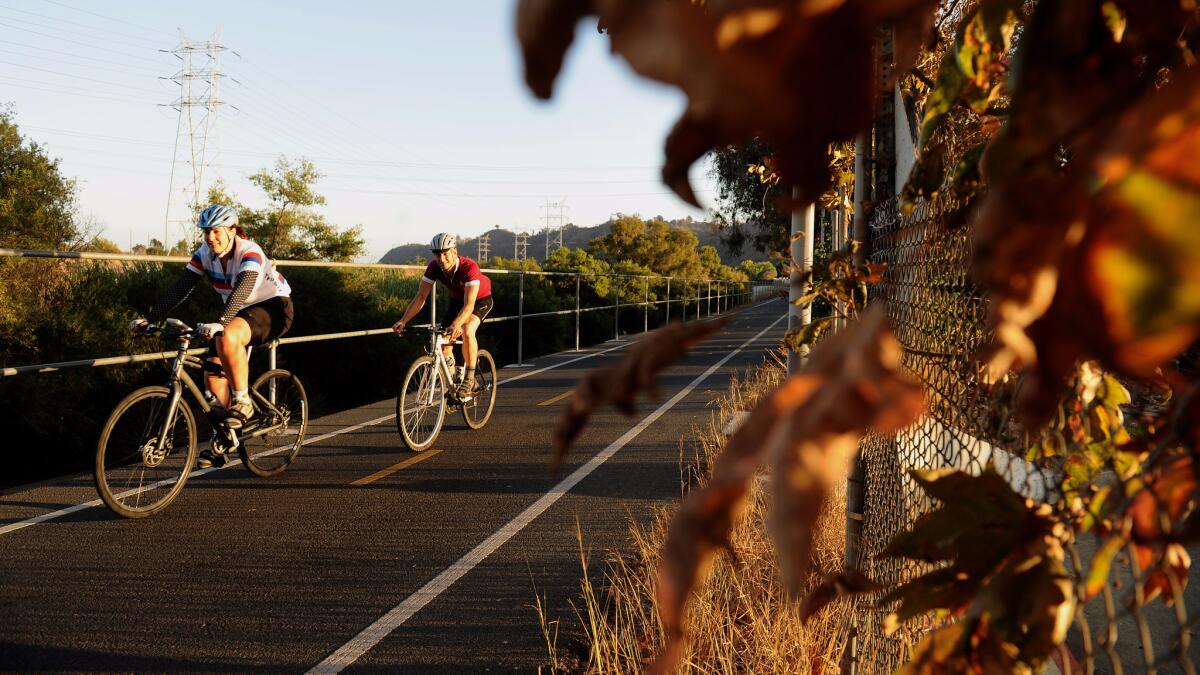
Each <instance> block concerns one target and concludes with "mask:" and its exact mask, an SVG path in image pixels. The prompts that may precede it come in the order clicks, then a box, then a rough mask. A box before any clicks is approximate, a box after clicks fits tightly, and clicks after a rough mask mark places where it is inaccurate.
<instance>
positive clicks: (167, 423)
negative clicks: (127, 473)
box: [142, 343, 187, 466]
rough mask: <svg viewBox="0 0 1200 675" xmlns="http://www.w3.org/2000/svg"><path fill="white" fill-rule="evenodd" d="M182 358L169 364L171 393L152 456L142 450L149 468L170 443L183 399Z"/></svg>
mask: <svg viewBox="0 0 1200 675" xmlns="http://www.w3.org/2000/svg"><path fill="white" fill-rule="evenodd" d="M186 349H187V344H186V343H185V344H184V350H186ZM183 357H184V354H183V352H180V354H179V356H177V357H175V363H173V364H171V379H170V381H169V383H168V386H169V387H170V388H171V393H170V395H169V396H167V415H166V418H165V419H164V421H163V427H162V431H160V432H159V435H158V439H157V441H158V442H157V444H156V447H155V449H154V456H152V457H150V456H146V454H145V451H144V450H143V455H142V462H143V463H145V464H147V465H150V466H156V465H157V464H158V463H159V462H161V461H162V460H163V458H165V457H166V455H167V451H168V447H167V444H168V443H170V442H171V429H173V428H174V427H175V411H176V408H177V407H178V406H179V401H180V399H181V398H182V397H183V384H182V383H181V382H180V380H179V371H180V369H182V368H183Z"/></svg>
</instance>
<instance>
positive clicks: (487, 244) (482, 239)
mask: <svg viewBox="0 0 1200 675" xmlns="http://www.w3.org/2000/svg"><path fill="white" fill-rule="evenodd" d="M491 237H492V233H491V232H488V233H486V234H481V235H479V238H478V239H476V240H475V245H476V247H477V251H476V253H475V255H476V257H478V258H479V260H478V262H479V264H480V265H482V264H483V263H485V262H487V259H488V254H489V253H491Z"/></svg>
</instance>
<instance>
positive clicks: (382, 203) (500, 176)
mask: <svg viewBox="0 0 1200 675" xmlns="http://www.w3.org/2000/svg"><path fill="white" fill-rule="evenodd" d="M513 4H514V3H513V2H511V1H508V0H506V1H504V2H492V1H487V0H477V1H475V2H450V3H428V2H420V3H416V2H396V3H383V2H353V3H327V2H316V1H314V0H305V1H303V2H286V3H285V2H275V1H268V0H242V1H239V2H230V1H226V0H213V1H210V2H202V3H198V2H187V3H181V2H161V1H150V0H120V1H115V0H114V1H111V2H104V3H98V2H86V1H85V0H69V1H67V2H59V1H57V0H0V103H3V104H6V105H11V106H12V108H13V110H14V112H15V118H16V122H17V124H18V125H19V127H20V130H21V132H22V134H23V135H24V136H25V137H26V138H28V139H32V140H35V141H37V142H38V143H40V144H42V145H43V146H44V147H45V148H46V150H47V152H48V153H49V154H50V155H51V156H53V157H57V158H60V159H61V169H62V171H63V172H64V173H65V174H66V175H68V176H71V177H74V178H76V179H77V180H78V183H79V187H80V191H79V212H80V215H81V216H83V217H85V218H86V217H91V218H92V219H94V221H95V222H97V223H99V224H100V225H102V226H103V228H104V232H103V236H105V237H106V238H108V239H111V240H113V241H114V242H116V243H117V244H118V245H120V246H121V247H123V248H124V247H127V246H129V245H130V243H131V242H132V243H145V242H146V241H147V240H148V239H149V238H150V237H155V238H159V239H161V238H162V237H163V236H164V226H165V221H166V220H167V198H168V194H169V192H170V185H171V168H172V157H173V154H174V152H175V147H176V143H175V142H176V134H177V128H178V122H179V115H180V114H179V112H178V111H177V109H176V108H174V107H172V106H171V104H172V103H174V102H176V101H177V100H178V99H179V96H180V86H179V84H177V83H176V82H175V81H172V80H171V79H168V78H171V77H172V76H174V75H177V74H178V73H179V72H180V65H181V62H180V59H179V58H178V57H177V56H176V55H174V54H172V53H170V51H171V50H172V49H174V48H176V47H177V46H178V45H179V43H180V35H181V32H182V34H183V35H186V37H187V38H188V39H190V40H192V41H196V42H205V41H208V40H210V39H212V38H213V37H214V36H216V37H217V39H218V40H219V42H220V44H221V45H223V46H225V47H226V48H227V49H226V50H225V51H223V52H221V55H220V70H221V72H222V73H223V74H224V77H223V78H220V80H219V90H218V91H219V94H218V98H219V100H220V101H222V102H223V105H220V106H219V107H218V114H217V124H216V126H215V127H214V128H213V129H212V130H211V131H210V132H209V150H208V156H209V157H219V165H217V166H214V167H213V169H212V170H210V171H209V172H208V174H207V175H206V176H205V180H204V182H205V183H206V184H207V183H208V182H210V179H211V178H214V177H216V175H219V176H220V177H221V178H223V179H224V181H225V183H226V184H227V186H228V187H229V189H230V190H231V191H232V192H233V193H234V194H235V195H236V197H237V198H238V199H239V200H240V201H242V202H244V203H246V204H248V205H249V206H252V207H259V206H262V205H263V200H262V197H261V194H260V193H259V192H258V190H257V188H255V187H254V186H253V185H252V184H250V183H249V182H248V181H247V180H246V178H247V176H249V175H250V174H252V173H254V172H255V171H257V170H259V169H261V168H263V167H266V166H269V165H270V164H272V163H273V162H274V161H275V159H276V158H277V157H278V156H280V155H286V156H288V157H289V158H293V159H294V158H299V157H305V158H308V159H310V160H312V162H313V163H314V164H316V166H317V168H318V169H319V170H320V171H321V172H322V173H323V174H324V178H323V179H322V180H321V182H320V183H319V184H318V191H319V192H320V193H322V194H323V195H325V197H326V199H327V204H326V205H325V206H324V207H323V208H322V210H321V212H322V213H323V214H324V215H325V216H326V218H327V219H329V221H331V222H333V223H336V224H338V225H340V226H350V225H356V224H361V225H362V226H363V234H364V237H365V239H366V243H367V255H366V256H365V259H372V260H374V259H378V258H379V257H380V256H381V255H382V254H383V253H385V252H386V251H387V250H388V249H390V248H392V247H393V246H396V245H399V244H403V243H409V242H420V241H423V240H426V239H428V238H429V237H430V236H432V235H433V233H435V232H437V231H440V230H447V231H450V232H454V233H456V234H460V235H465V236H474V235H477V234H479V233H482V232H484V231H485V230H487V229H490V228H491V227H493V226H496V225H499V226H501V227H505V228H509V229H525V230H530V231H533V230H536V229H539V228H541V227H542V226H543V225H544V222H543V220H542V216H543V214H544V209H543V208H542V207H543V205H544V204H545V203H546V202H547V201H548V200H549V201H562V200H565V203H566V218H565V220H566V222H572V223H575V224H577V225H581V226H586V225H594V224H597V223H601V222H604V221H605V220H607V219H608V217H609V215H610V214H611V213H614V212H622V213H640V214H641V215H643V216H647V217H649V216H655V215H662V216H664V217H666V218H668V219H670V218H680V217H683V216H693V217H696V218H702V217H704V212H702V211H698V210H696V209H692V208H691V207H689V206H688V205H686V204H684V203H683V202H682V201H680V200H679V199H678V198H677V197H675V196H674V195H672V194H670V193H669V192H668V191H667V190H666V189H665V188H664V187H663V186H662V184H661V183H660V182H659V180H658V175H659V168H660V163H661V158H662V143H663V139H664V138H665V137H666V134H667V133H668V131H669V130H670V127H671V124H672V123H673V121H674V120H675V118H676V117H677V116H678V115H679V113H680V111H681V110H682V107H683V97H682V95H680V94H679V93H678V92H675V91H673V90H671V89H668V88H666V87H663V86H659V85H656V84H653V83H649V82H646V81H644V80H641V79H639V78H637V77H635V76H634V75H633V74H632V73H631V71H630V70H629V68H628V67H627V66H626V65H625V64H624V63H623V62H622V61H620V60H618V59H616V58H615V57H613V56H612V55H611V54H609V53H608V51H607V43H606V38H605V37H604V36H602V35H600V34H598V33H597V32H596V30H595V25H594V23H591V24H588V23H584V24H581V25H580V26H579V30H578V36H577V37H578V41H577V43H576V44H575V46H574V47H573V48H572V51H571V53H570V55H569V57H568V61H567V64H566V68H565V72H564V74H563V76H562V77H560V79H559V83H558V90H557V92H556V95H555V97H554V99H553V100H552V101H551V102H549V103H545V102H539V101H537V100H535V99H534V98H533V97H532V96H531V95H530V94H529V93H528V91H527V89H526V88H525V86H524V83H523V80H522V76H521V63H520V58H519V52H518V48H517V44H516V40H515V37H514V29H513V12H514V7H513ZM196 63H197V64H200V63H201V61H199V60H197V62H196ZM216 151H219V154H216ZM180 159H181V160H182V158H180ZM175 166H176V171H177V175H176V181H177V183H178V182H180V173H181V172H183V171H184V170H185V169H186V165H185V164H183V163H182V161H180V162H177V163H176V164H175ZM703 173H704V167H703V166H700V165H698V166H697V167H695V168H694V169H693V180H694V181H695V184H696V187H697V191H698V193H699V195H700V197H701V199H702V200H703V199H705V198H706V197H708V196H709V195H710V194H711V193H710V192H709V191H708V184H707V181H706V179H705V177H704V175H703ZM176 202H177V203H178V199H177V200H176ZM178 236H179V227H178V226H172V230H171V234H170V237H171V239H176V238H178Z"/></svg>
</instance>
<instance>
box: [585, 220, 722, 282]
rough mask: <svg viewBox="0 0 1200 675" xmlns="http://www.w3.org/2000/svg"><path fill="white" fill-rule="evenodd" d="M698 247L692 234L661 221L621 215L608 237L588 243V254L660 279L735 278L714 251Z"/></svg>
mask: <svg viewBox="0 0 1200 675" xmlns="http://www.w3.org/2000/svg"><path fill="white" fill-rule="evenodd" d="M699 244H700V240H699V239H697V238H696V235H695V234H694V233H693V232H691V231H690V230H685V229H680V228H673V227H671V226H670V224H669V223H667V221H665V220H663V219H662V218H654V219H652V220H649V221H645V220H642V219H641V218H640V217H639V216H636V215H632V216H630V215H622V216H619V217H618V218H617V219H616V220H614V221H612V223H611V224H610V231H609V233H608V234H606V235H604V236H603V237H597V238H595V239H593V240H592V241H591V242H589V243H588V251H589V252H590V253H592V254H593V255H595V257H596V258H598V259H600V260H603V261H605V262H607V263H609V264H610V265H612V266H614V267H615V266H617V265H618V264H620V263H632V264H634V265H637V266H639V267H640V268H643V269H646V270H648V271H649V273H651V274H656V275H661V276H669V277H682V278H688V279H699V278H713V279H731V280H732V279H736V278H738V277H737V275H736V272H735V271H734V270H733V269H731V268H729V267H726V266H725V265H723V264H722V263H721V258H720V255H718V253H717V250H716V249H715V248H713V247H712V246H705V247H700V246H699Z"/></svg>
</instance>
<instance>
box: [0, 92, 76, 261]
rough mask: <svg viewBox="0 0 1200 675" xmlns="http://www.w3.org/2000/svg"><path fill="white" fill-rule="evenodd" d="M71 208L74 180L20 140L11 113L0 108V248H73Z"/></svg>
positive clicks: (41, 151)
mask: <svg viewBox="0 0 1200 675" xmlns="http://www.w3.org/2000/svg"><path fill="white" fill-rule="evenodd" d="M75 209H76V203H75V181H73V180H71V179H68V178H66V177H64V176H63V175H62V173H61V172H60V171H59V168H58V160H57V159H51V158H50V157H49V156H48V155H46V152H45V150H44V149H43V148H42V147H41V146H40V145H38V144H37V143H34V142H32V141H30V142H25V140H24V139H22V138H21V134H20V132H19V131H18V130H17V125H16V123H15V122H14V121H13V117H12V113H11V111H4V110H0V246H2V247H10V248H43V249H62V248H71V247H72V246H73V245H74V244H75V243H76V239H77V237H78V234H79V231H78V228H77V227H76V223H75Z"/></svg>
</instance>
